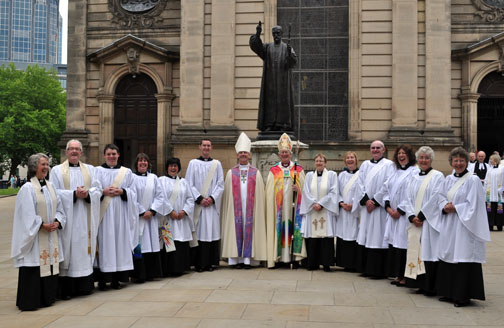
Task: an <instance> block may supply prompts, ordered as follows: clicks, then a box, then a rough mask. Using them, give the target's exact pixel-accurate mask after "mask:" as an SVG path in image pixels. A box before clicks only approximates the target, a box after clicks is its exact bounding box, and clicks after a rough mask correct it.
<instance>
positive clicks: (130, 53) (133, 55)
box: [126, 47, 140, 74]
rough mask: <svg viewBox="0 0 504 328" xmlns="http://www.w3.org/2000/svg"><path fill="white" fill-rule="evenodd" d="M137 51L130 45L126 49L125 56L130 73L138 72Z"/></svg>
mask: <svg viewBox="0 0 504 328" xmlns="http://www.w3.org/2000/svg"><path fill="white" fill-rule="evenodd" d="M139 55H140V54H139V53H138V50H137V49H135V48H133V47H130V48H128V50H126V58H127V59H128V64H129V72H130V73H131V74H138V73H139V72H140V69H139V66H138V64H139V58H138V57H139Z"/></svg>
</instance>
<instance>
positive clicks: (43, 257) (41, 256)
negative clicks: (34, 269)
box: [40, 249, 49, 265]
mask: <svg viewBox="0 0 504 328" xmlns="http://www.w3.org/2000/svg"><path fill="white" fill-rule="evenodd" d="M40 258H41V259H42V260H44V264H43V265H47V259H48V258H49V253H47V251H46V250H45V249H44V250H43V251H42V254H40Z"/></svg>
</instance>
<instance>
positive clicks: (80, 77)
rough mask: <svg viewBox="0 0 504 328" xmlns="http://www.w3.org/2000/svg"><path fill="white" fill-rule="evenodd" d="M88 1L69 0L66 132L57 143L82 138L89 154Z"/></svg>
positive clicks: (61, 145)
mask: <svg viewBox="0 0 504 328" xmlns="http://www.w3.org/2000/svg"><path fill="white" fill-rule="evenodd" d="M87 3H88V1H87V0H69V1H68V45H69V47H68V64H67V105H66V129H65V132H64V133H63V136H62V137H61V141H60V142H59V143H58V145H59V146H60V147H62V151H63V152H64V147H65V145H66V142H67V141H68V140H70V139H79V140H80V141H81V142H82V144H83V146H84V154H86V153H87V146H88V140H87V138H88V131H86V45H87V42H86V26H87V22H86V17H87Z"/></svg>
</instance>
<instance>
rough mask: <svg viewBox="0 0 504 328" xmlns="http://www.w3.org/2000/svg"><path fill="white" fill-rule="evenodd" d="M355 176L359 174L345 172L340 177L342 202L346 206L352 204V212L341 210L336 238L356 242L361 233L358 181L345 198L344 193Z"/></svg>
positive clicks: (337, 222)
mask: <svg viewBox="0 0 504 328" xmlns="http://www.w3.org/2000/svg"><path fill="white" fill-rule="evenodd" d="M354 174H357V173H356V172H355V173H350V172H347V171H343V172H341V173H340V174H339V175H338V185H339V194H340V200H341V201H343V203H345V204H352V209H351V210H350V211H345V210H344V209H343V208H340V211H339V216H338V218H337V219H336V236H337V237H338V238H341V239H343V240H345V241H354V240H356V239H357V234H358V232H359V219H358V218H359V215H360V206H359V201H360V198H359V196H360V195H361V193H360V189H359V181H358V179H356V180H355V182H354V183H353V185H352V186H351V188H350V189H349V190H348V192H347V194H346V195H345V196H343V191H344V190H345V187H346V185H347V183H349V181H350V179H351V178H352V177H353V176H354ZM359 174H360V173H359Z"/></svg>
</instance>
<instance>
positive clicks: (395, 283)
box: [390, 280, 399, 286]
mask: <svg viewBox="0 0 504 328" xmlns="http://www.w3.org/2000/svg"><path fill="white" fill-rule="evenodd" d="M390 284H391V285H396V286H397V285H399V280H392V281H391V282H390Z"/></svg>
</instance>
